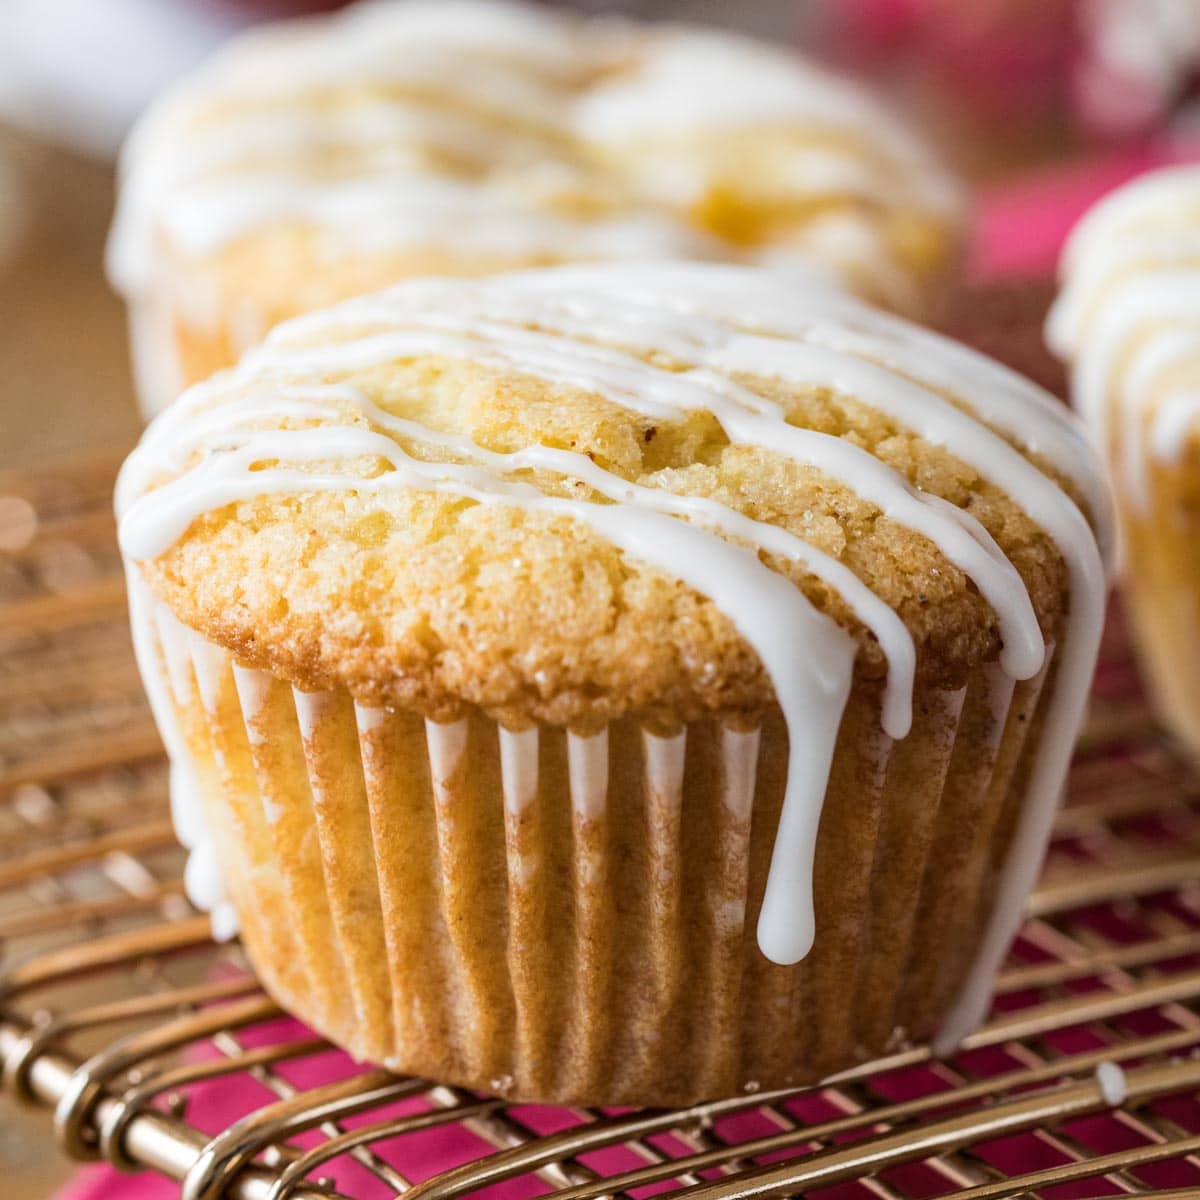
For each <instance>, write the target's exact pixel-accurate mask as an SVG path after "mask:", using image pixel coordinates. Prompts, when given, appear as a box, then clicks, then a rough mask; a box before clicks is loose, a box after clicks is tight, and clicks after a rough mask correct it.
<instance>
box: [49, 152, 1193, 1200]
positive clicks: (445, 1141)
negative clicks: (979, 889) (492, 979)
mask: <svg viewBox="0 0 1200 1200" xmlns="http://www.w3.org/2000/svg"><path fill="white" fill-rule="evenodd" d="M1193 149H1195V148H1193ZM1186 157H1188V155H1187V153H1186V151H1185V149H1184V148H1182V147H1179V146H1171V145H1166V146H1153V147H1144V148H1141V149H1138V150H1134V151H1131V152H1128V153H1124V154H1120V155H1116V156H1113V157H1110V158H1106V159H1104V160H1103V161H1100V162H1091V163H1081V164H1078V165H1075V166H1069V167H1065V168H1058V169H1054V170H1049V171H1044V172H1040V173H1038V174H1036V175H1034V176H1032V177H1029V178H1025V179H1022V180H1019V181H1016V182H1013V183H1006V184H1003V185H1001V186H999V187H997V188H995V189H993V190H991V191H988V192H986V193H985V194H984V195H983V196H982V197H980V202H979V220H978V227H977V234H976V238H975V242H974V246H973V250H972V254H971V271H972V274H973V275H974V276H975V277H976V278H978V279H1003V278H1016V277H1024V278H1031V277H1032V278H1044V277H1045V276H1046V275H1048V274H1050V273H1051V272H1052V271H1053V270H1054V265H1055V261H1056V259H1057V256H1058V253H1059V249H1060V248H1061V245H1062V242H1063V239H1064V237H1065V236H1066V234H1067V232H1068V231H1069V229H1070V228H1071V226H1072V225H1073V224H1074V223H1075V221H1076V220H1078V218H1079V216H1080V214H1081V213H1082V212H1083V211H1084V210H1085V209H1087V208H1088V207H1089V206H1090V205H1091V204H1093V203H1094V202H1095V201H1096V200H1097V199H1098V198H1099V197H1100V196H1102V195H1104V194H1105V193H1106V192H1108V191H1110V190H1111V189H1112V188H1114V187H1117V186H1119V185H1120V184H1121V183H1124V182H1125V181H1126V180H1128V179H1130V178H1132V177H1134V176H1135V175H1138V174H1139V173H1141V172H1142V171H1145V170H1147V169H1150V168H1152V167H1154V166H1159V165H1162V164H1164V163H1167V162H1172V161H1178V160H1180V159H1181V158H1186ZM302 1036H304V1032H303V1029H302V1027H301V1026H299V1025H298V1024H297V1023H295V1022H292V1021H277V1022H272V1023H271V1024H269V1025H266V1026H263V1027H261V1028H259V1029H256V1030H254V1031H253V1033H252V1034H251V1035H249V1036H248V1037H247V1039H246V1040H247V1041H248V1042H249V1043H250V1044H263V1043H264V1042H267V1041H271V1040H277V1039H291V1038H296V1037H302ZM353 1070H355V1067H354V1064H353V1063H351V1062H350V1060H349V1059H348V1058H346V1056H345V1055H342V1054H337V1053H333V1052H330V1053H328V1054H324V1055H321V1056H319V1057H317V1058H314V1059H307V1060H299V1061H298V1062H297V1063H294V1064H289V1065H285V1066H284V1067H283V1068H281V1073H282V1074H283V1075H284V1076H285V1077H287V1078H288V1079H290V1080H291V1081H293V1082H294V1083H296V1084H298V1085H300V1086H307V1087H312V1086H315V1085H317V1084H320V1083H328V1082H331V1081H333V1080H335V1079H339V1078H342V1077H344V1076H345V1075H347V1074H348V1073H350V1072H352V1071H353ZM272 1098H273V1097H272V1096H271V1095H270V1094H269V1093H267V1092H266V1090H265V1089H263V1088H262V1087H261V1086H260V1085H258V1084H257V1083H254V1082H253V1081H252V1080H249V1079H247V1078H245V1077H238V1078H237V1079H236V1080H234V1081H231V1080H222V1081H220V1082H217V1083H212V1084H207V1085H203V1086H201V1087H198V1088H196V1089H194V1090H193V1093H192V1102H191V1107H190V1109H189V1112H188V1118H189V1120H190V1121H191V1122H192V1123H193V1124H195V1125H196V1126H197V1127H199V1128H200V1129H202V1130H204V1131H206V1132H210V1133H216V1132H217V1131H219V1130H220V1129H223V1128H224V1127H225V1126H227V1125H228V1124H229V1123H230V1122H231V1121H233V1120H236V1119H237V1118H238V1117H239V1116H242V1115H244V1114H245V1113H247V1112H249V1111H251V1110H252V1109H253V1108H255V1107H258V1106H260V1105H262V1104H264V1103H269V1102H270V1100H271V1099H272ZM798 1103H799V1104H801V1105H803V1104H805V1103H808V1101H807V1100H802V1101H800V1102H798ZM421 1107H422V1103H421V1102H420V1101H407V1102H404V1103H402V1104H399V1105H396V1106H395V1111H397V1112H403V1111H412V1110H414V1109H420V1108H421ZM379 1115H380V1114H379V1113H378V1112H377V1113H374V1114H372V1118H373V1119H377V1118H378V1117H379ZM522 1115H523V1116H524V1117H526V1118H527V1119H528V1120H529V1122H530V1123H531V1124H532V1125H533V1126H534V1127H535V1128H537V1129H539V1130H542V1131H544V1132H550V1131H551V1130H553V1129H555V1128H561V1127H563V1126H564V1125H567V1124H571V1123H573V1122H572V1121H571V1119H570V1118H569V1116H567V1115H566V1114H565V1113H564V1112H560V1111H557V1110H555V1109H550V1108H529V1109H525V1110H523V1113H522ZM754 1119H755V1118H754V1117H753V1114H749V1115H747V1116H745V1117H739V1118H736V1120H738V1121H739V1122H745V1121H753V1120H754ZM350 1124H353V1122H350ZM729 1132H730V1133H733V1132H735V1131H733V1130H730V1131H729ZM744 1132H745V1133H747V1134H748V1133H751V1132H753V1131H752V1130H749V1129H747V1130H745V1131H744ZM318 1136H319V1135H318ZM298 1140H299V1141H300V1142H301V1143H303V1144H311V1142H312V1140H313V1139H312V1138H301V1139H298ZM480 1149H481V1147H480V1144H479V1142H478V1141H477V1140H476V1139H475V1138H474V1137H473V1136H472V1135H471V1134H470V1133H468V1132H466V1131H465V1130H463V1129H461V1128H459V1127H457V1126H448V1127H446V1128H444V1129H441V1130H439V1131H437V1132H436V1133H433V1134H428V1135H422V1136H421V1137H420V1138H410V1139H405V1141H404V1142H401V1143H400V1144H398V1145H397V1144H393V1149H392V1150H391V1152H390V1156H393V1157H394V1159H395V1161H396V1163H397V1164H398V1165H400V1164H402V1169H403V1172H404V1174H405V1175H407V1176H408V1177H409V1178H410V1179H413V1180H420V1179H424V1178H427V1177H428V1176H430V1175H432V1174H435V1173H436V1172H438V1171H441V1170H445V1169H446V1168H447V1167H450V1166H453V1165H455V1164H457V1163H460V1162H464V1161H466V1160H468V1159H471V1158H474V1157H477V1156H478V1154H479V1152H480ZM626 1154H627V1152H626V1151H622V1150H619V1149H618V1150H613V1151H608V1152H605V1153H604V1154H602V1155H598V1156H596V1165H597V1166H598V1167H599V1168H600V1169H602V1170H603V1169H610V1170H613V1169H620V1168H622V1167H624V1166H629V1165H634V1164H632V1163H626V1162H624V1161H623V1160H622V1156H623V1155H626ZM601 1159H606V1160H607V1161H606V1162H603V1163H602V1162H601V1161H600V1160H601ZM330 1173H331V1174H332V1175H333V1177H334V1178H335V1179H336V1180H337V1182H338V1183H339V1184H340V1185H341V1187H342V1188H343V1189H344V1190H345V1191H346V1192H347V1194H349V1195H353V1196H355V1197H358V1198H361V1200H376V1198H377V1197H380V1198H382V1197H384V1196H390V1195H391V1194H392V1193H391V1191H390V1190H389V1189H388V1188H386V1187H384V1186H383V1185H382V1184H380V1183H379V1182H378V1181H377V1180H375V1178H374V1177H373V1176H370V1175H369V1174H368V1173H367V1172H366V1171H364V1170H363V1169H362V1168H361V1167H359V1166H358V1165H357V1164H354V1163H349V1164H345V1165H342V1166H340V1167H338V1168H337V1169H335V1170H333V1171H331V1172H330ZM536 1190H538V1189H536V1188H535V1187H534V1186H532V1185H530V1184H529V1183H528V1182H527V1181H516V1182H514V1183H511V1184H507V1185H504V1186H503V1187H499V1188H495V1189H490V1190H489V1194H490V1195H491V1196H494V1197H496V1200H524V1198H525V1197H528V1196H530V1195H532V1194H533V1193H534V1192H535V1191H536ZM178 1194H179V1190H178V1186H177V1185H176V1184H173V1183H170V1182H168V1181H167V1180H165V1179H162V1178H160V1177H158V1176H154V1175H149V1174H143V1175H136V1176H127V1175H120V1174H118V1173H117V1172H115V1171H114V1170H112V1169H111V1168H110V1167H106V1166H94V1167H88V1168H85V1169H84V1170H82V1171H80V1173H79V1175H78V1176H77V1177H76V1178H75V1180H74V1181H73V1182H72V1183H71V1184H70V1185H68V1186H67V1187H66V1188H65V1189H64V1190H63V1191H62V1192H60V1194H59V1198H58V1200H174V1198H175V1197H177V1196H178Z"/></svg>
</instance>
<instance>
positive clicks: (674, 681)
mask: <svg viewBox="0 0 1200 1200" xmlns="http://www.w3.org/2000/svg"><path fill="white" fill-rule="evenodd" d="M119 507H120V510H121V513H122V517H121V522H120V534H121V544H122V549H123V553H124V555H125V556H126V560H127V562H128V563H129V566H130V576H131V584H132V590H133V593H134V597H135V606H134V629H135V635H136V638H137V641H138V643H139V646H140V656H141V661H142V664H143V668H144V670H145V672H146V674H147V676H148V683H149V685H150V687H151V690H152V692H153V693H155V694H156V695H157V696H158V697H159V699H158V701H157V703H156V708H157V710H158V712H159V714H160V719H162V720H163V722H164V724H165V725H166V736H167V739H168V741H169V744H170V745H171V746H172V747H174V748H175V750H176V761H177V763H178V764H179V769H180V770H181V771H183V772H186V773H187V774H188V775H189V776H190V778H191V781H192V785H191V788H190V790H189V791H188V793H187V795H190V796H195V797H196V798H197V800H196V803H199V804H201V805H202V806H203V817H204V819H203V822H201V821H199V820H197V819H196V816H195V814H194V813H192V814H191V815H190V824H189V828H191V829H193V830H194V829H195V828H196V827H197V826H198V825H199V824H201V823H203V825H204V827H205V828H206V829H207V830H208V831H209V836H210V838H211V842H212V843H213V844H214V845H215V850H216V853H215V855H210V856H209V857H210V858H213V857H215V859H217V860H219V862H220V863H221V866H222V870H223V874H224V878H225V880H226V883H227V886H228V890H229V899H230V901H231V902H232V904H233V906H234V907H235V908H236V910H237V913H238V914H239V916H240V919H241V928H242V936H243V939H244V941H245V945H246V949H247V951H248V952H249V954H250V957H251V959H252V960H253V962H254V964H255V966H256V968H257V969H258V971H259V973H260V975H261V977H262V980H263V982H264V984H265V985H266V986H267V988H268V989H269V990H270V991H271V992H272V994H273V995H275V996H276V997H277V998H278V999H279V1001H280V1002H281V1003H282V1004H284V1005H285V1006H287V1007H288V1008H289V1009H291V1010H292V1011H293V1012H295V1013H296V1014H297V1015H299V1016H300V1017H302V1018H303V1019H304V1020H306V1021H308V1022H309V1023H310V1024H311V1025H313V1026H314V1027H315V1028H317V1029H319V1030H320V1031H321V1032H322V1033H324V1034H326V1035H327V1036H329V1037H330V1038H332V1039H333V1040H334V1041H336V1042H337V1043H339V1044H341V1045H343V1046H345V1047H346V1048H348V1049H349V1050H350V1051H351V1052H352V1053H353V1054H354V1055H356V1056H357V1057H359V1058H362V1059H369V1060H372V1061H376V1062H382V1063H385V1064H387V1065H388V1066H391V1067H394V1068H396V1069H398V1070H401V1071H406V1072H416V1073H421V1074H426V1075H429V1076H431V1077H433V1078H436V1079H442V1080H449V1081H453V1082H455V1083H458V1084H463V1085H466V1086H470V1087H478V1088H483V1089H487V1090H490V1091H494V1092H498V1093H500V1094H502V1095H504V1096H508V1097H516V1098H519V1099H525V1100H541V1101H558V1102H572V1103H575V1102H589V1103H598V1104H616V1103H621V1104H668V1103H671V1104H673V1103H681V1102H688V1101H694V1100H697V1099H700V1098H704V1097H715V1096H720V1095H725V1094H729V1093H732V1092H735V1091H737V1090H738V1089H741V1088H748V1089H753V1088H755V1087H764V1088H772V1087H776V1086H781V1085H785V1084H802V1083H807V1082H811V1081H813V1080H816V1079H818V1078H820V1077H822V1076H825V1075H827V1074H829V1073H830V1072H833V1071H836V1070H838V1069H840V1068H844V1067H848V1066H850V1065H851V1064H852V1063H855V1062H858V1061H860V1060H863V1059H867V1058H870V1057H872V1056H876V1055H879V1054H880V1053H882V1052H883V1051H885V1050H887V1049H889V1048H894V1047H896V1046H898V1045H900V1044H901V1043H903V1042H905V1041H907V1040H909V1039H916V1038H926V1037H928V1036H930V1035H931V1034H932V1033H934V1031H935V1030H939V1029H940V1037H941V1041H940V1044H942V1045H946V1046H949V1045H952V1044H953V1043H954V1041H955V1040H956V1039H957V1038H958V1037H959V1036H961V1034H962V1033H964V1032H965V1031H966V1030H968V1029H969V1028H970V1027H971V1026H972V1024H973V1023H974V1022H976V1021H977V1020H978V1019H979V1018H980V1017H981V1015H982V1013H983V1011H984V1009H985V1007H986V1003H987V999H988V995H989V987H990V982H991V978H992V975H993V973H994V970H995V967H996V965H997V963H998V961H999V959H1000V958H1001V957H1002V955H1003V953H1004V950H1005V949H1006V946H1007V943H1008V940H1009V938H1010V937H1011V935H1012V933H1013V931H1014V929H1015V927H1016V924H1017V922H1018V921H1019V918H1020V915H1021V909H1022V905H1023V901H1024V898H1025V895H1026V892H1027V889H1028V887H1029V884H1030V882H1031V880H1032V878H1033V876H1034V874H1035V872H1036V871H1037V869H1038V866H1039V863H1040V858H1041V854H1042V851H1043V848H1044V844H1045V840H1046V838H1047V836H1048V830H1049V826H1050V821H1051V818H1052V815H1053V812H1054V809H1055V806H1056V803H1057V800H1058V796H1059V790H1060V787H1061V785H1062V782H1063V776H1064V772H1065V769H1066V766H1067V762H1068V759H1069V757H1070V752H1071V746H1072V743H1073V740H1074V738H1075V735H1076V732H1077V727H1078V725H1079V722H1080V717H1081V713H1082V710H1083V705H1084V700H1085V697H1086V695H1087V690H1088V684H1089V680H1090V676H1091V673H1092V669H1093V666H1094V661H1095V657H1096V653H1097V646H1098V640H1099V636H1100V628H1101V623H1102V618H1103V607H1104V591H1105V588H1104V575H1103V569H1102V555H1101V552H1100V550H1099V548H1098V543H1097V538H1096V536H1094V534H1093V526H1092V524H1091V523H1090V522H1089V520H1088V518H1087V517H1085V515H1084V513H1085V512H1086V513H1088V514H1090V516H1091V519H1092V521H1093V522H1095V523H1096V527H1097V528H1103V527H1104V522H1105V519H1106V512H1107V501H1106V497H1105V492H1104V489H1103V486H1102V484H1101V483H1100V481H1099V476H1098V472H1097V471H1096V470H1095V467H1094V465H1093V462H1092V459H1091V457H1090V453H1089V451H1088V449H1087V445H1086V442H1085V440H1084V439H1082V437H1081V435H1080V433H1079V432H1078V430H1077V428H1076V426H1075V424H1074V422H1073V418H1072V417H1071V416H1070V414H1069V413H1068V412H1067V411H1066V410H1065V409H1063V408H1061V406H1058V405H1056V404H1055V402H1054V401H1053V400H1052V399H1050V398H1049V397H1048V396H1046V395H1045V394H1043V393H1041V392H1040V391H1039V390H1038V389H1037V388H1035V387H1034V386H1033V385H1031V384H1028V383H1026V382H1025V381H1023V380H1021V379H1020V378H1019V377H1018V376H1015V375H1013V374H1012V373H1010V372H1008V371H1006V370H1005V369H1003V368H1001V367H999V366H997V365H996V364H993V363H991V362H989V361H988V360H986V359H983V358H981V357H979V356H978V355H976V354H974V353H973V352H971V351H969V350H966V349H964V348H962V347H960V346H956V345H955V344H953V343H951V342H949V341H946V340H944V339H941V338H939V337H938V336H936V335H934V334H932V333H928V332H926V331H923V330H921V329H918V328H917V327H915V326H911V325H909V324H907V323H906V322H904V321H902V320H900V319H899V318H895V317H891V316H887V315H885V314H883V313H881V312H878V311H876V310H873V309H871V308H869V307H867V306H865V305H863V304H861V303H860V302H858V301H856V300H854V299H852V298H850V297H848V296H847V295H846V294H845V293H842V292H840V291H838V290H834V289H832V288H830V287H829V286H828V285H826V284H824V283H822V282H818V281H816V280H813V279H806V278H804V277H801V276H799V275H797V274H795V273H786V274H785V273H779V272H772V271H769V270H766V269H763V268H751V267H734V266H721V265H712V264H687V263H682V264H668V263H663V264H651V265H642V266H631V265H618V264H608V265H593V266H575V267H561V268H551V269H543V270H536V271H528V272H523V273H514V274H510V275H503V276H493V277H487V278H479V279H470V280H466V279H440V280H414V281H409V282H408V283H405V284H401V285H399V286H398V287H396V288H394V289H393V290H391V291H388V292H384V293H382V294H379V295H374V296H369V297H363V298H359V299H356V300H351V301H347V302H345V303H343V304H342V305H340V306H336V307H334V308H332V309H329V310H328V311H323V312H320V313H314V314H309V315H307V316H304V317H300V318H297V319H295V320H293V321H290V322H287V323H285V324H283V325H280V326H278V327H277V328H276V329H275V330H274V331H273V332H272V334H271V335H270V336H269V337H268V338H267V340H266V341H265V343H264V344H263V345H262V346H261V347H259V348H257V349H255V350H252V351H251V352H250V353H249V354H248V355H247V356H246V357H245V358H244V359H243V360H242V362H241V364H240V365H239V366H238V367H236V368H234V369H233V370H231V371H229V372H225V373H223V374H220V375H218V376H216V377H215V378H214V379H212V380H211V381H209V382H207V383H204V384H201V385H198V386H197V387H195V388H193V389H192V390H190V391H189V392H187V393H186V394H185V395H184V396H183V397H181V398H180V400H179V401H178V402H177V403H176V404H175V405H173V406H172V407H171V408H170V409H168V410H167V411H166V412H165V413H163V414H162V415H161V416H160V417H159V418H158V419H157V420H156V421H155V422H154V423H153V424H152V425H151V426H150V428H149V430H148V431H147V432H146V434H145V436H144V438H143V440H142V443H141V445H140V446H139V447H138V449H137V450H136V451H135V452H134V454H133V455H132V456H131V458H130V459H129V461H128V463H127V464H126V466H125V468H124V470H123V472H122V476H121V480H120V486H119ZM1101 540H1103V539H1101Z"/></svg>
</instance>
